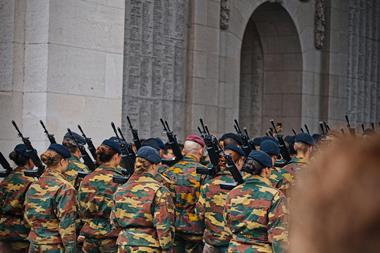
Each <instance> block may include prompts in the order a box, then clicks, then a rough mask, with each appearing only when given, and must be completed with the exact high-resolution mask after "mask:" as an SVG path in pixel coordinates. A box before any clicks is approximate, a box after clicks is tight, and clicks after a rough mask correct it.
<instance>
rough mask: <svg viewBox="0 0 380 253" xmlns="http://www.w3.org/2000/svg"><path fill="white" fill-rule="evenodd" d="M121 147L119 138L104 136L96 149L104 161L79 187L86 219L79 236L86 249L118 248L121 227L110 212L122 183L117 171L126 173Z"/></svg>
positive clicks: (89, 252) (81, 210)
mask: <svg viewBox="0 0 380 253" xmlns="http://www.w3.org/2000/svg"><path fill="white" fill-rule="evenodd" d="M120 154H121V150H120V145H119V143H118V142H116V141H114V140H111V139H107V140H104V141H103V143H102V145H100V146H99V147H98V148H97V150H96V155H97V162H98V164H101V165H100V166H99V167H98V168H97V169H96V170H95V171H93V172H92V173H91V174H89V175H87V176H86V177H85V178H84V179H83V181H82V183H81V185H80V187H79V190H78V201H79V214H80V218H81V220H82V222H83V224H84V225H83V227H82V229H81V231H80V237H79V240H80V241H82V240H83V248H82V250H83V252H85V253H96V252H116V251H117V246H116V239H117V236H118V234H119V230H117V229H114V228H112V226H111V224H110V214H111V209H112V206H113V200H112V198H113V194H114V193H115V191H116V189H117V187H118V184H116V183H114V182H113V181H112V177H113V176H114V175H117V176H122V175H123V174H122V171H121V169H120V166H119V164H120V160H121V156H120Z"/></svg>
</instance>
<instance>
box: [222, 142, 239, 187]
mask: <svg viewBox="0 0 380 253" xmlns="http://www.w3.org/2000/svg"><path fill="white" fill-rule="evenodd" d="M222 154H223V156H224V159H225V160H226V168H227V169H228V171H229V172H230V173H231V175H232V177H233V178H234V180H235V182H236V183H232V184H229V183H223V184H220V188H222V189H224V190H232V189H233V188H235V187H236V186H237V185H239V184H242V183H244V179H243V176H242V175H241V173H240V171H239V170H238V168H237V167H236V164H235V163H234V161H233V160H232V157H231V156H230V155H227V154H226V153H224V151H223V150H222Z"/></svg>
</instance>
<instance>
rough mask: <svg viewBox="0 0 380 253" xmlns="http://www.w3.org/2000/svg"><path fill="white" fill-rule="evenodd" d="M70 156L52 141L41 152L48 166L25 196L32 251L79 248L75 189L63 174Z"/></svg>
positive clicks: (51, 252) (57, 252)
mask: <svg viewBox="0 0 380 253" xmlns="http://www.w3.org/2000/svg"><path fill="white" fill-rule="evenodd" d="M69 157H70V152H69V151H68V150H67V149H66V148H65V147H64V146H63V145H60V144H51V145H50V146H49V148H48V150H47V151H46V152H45V153H43V154H42V155H41V160H42V162H43V163H45V164H46V166H47V168H46V170H45V172H44V173H43V174H42V176H41V177H40V178H39V179H38V181H37V182H35V183H33V184H32V185H31V186H30V188H29V190H28V191H27V193H26V197H25V219H26V221H27V222H28V223H29V225H30V227H31V230H30V233H29V236H28V239H29V241H30V248H29V252H36V253H37V252H38V253H61V252H66V253H75V252H76V232H75V228H76V226H75V221H76V217H77V209H76V197H75V189H74V187H73V186H72V185H71V184H70V183H69V182H67V181H66V180H65V179H64V177H63V175H62V172H63V171H64V169H65V168H66V167H67V165H68V161H67V159H68V158H69Z"/></svg>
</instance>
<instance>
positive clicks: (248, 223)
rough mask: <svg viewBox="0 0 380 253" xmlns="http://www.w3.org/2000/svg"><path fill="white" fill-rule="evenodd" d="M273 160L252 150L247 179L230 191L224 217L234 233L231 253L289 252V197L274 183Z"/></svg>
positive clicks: (262, 153) (247, 166)
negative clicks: (272, 180)
mask: <svg viewBox="0 0 380 253" xmlns="http://www.w3.org/2000/svg"><path fill="white" fill-rule="evenodd" d="M272 166H273V164H272V159H271V158H270V157H269V156H268V155H267V154H266V153H264V152H263V151H252V152H251V153H250V154H249V156H248V159H247V161H246V163H245V165H244V168H243V170H244V171H246V172H247V174H246V176H245V182H244V183H243V184H241V185H238V186H237V187H235V188H234V189H233V190H231V191H230V192H229V193H228V196H227V200H226V205H225V209H224V220H225V223H226V225H227V227H228V229H229V230H230V231H231V233H232V239H231V241H230V245H229V248H228V252H246V253H248V252H268V253H269V252H274V253H279V252H285V247H286V242H287V231H286V229H287V221H286V216H287V208H286V197H285V196H284V195H283V193H282V192H281V191H279V190H277V189H275V188H273V187H272V186H271V182H270V181H269V179H268V177H269V175H270V170H271V169H270V168H271V167H272Z"/></svg>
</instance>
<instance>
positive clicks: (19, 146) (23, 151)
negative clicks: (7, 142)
mask: <svg viewBox="0 0 380 253" xmlns="http://www.w3.org/2000/svg"><path fill="white" fill-rule="evenodd" d="M26 150H27V148H26V145H25V144H17V145H16V147H15V149H14V151H15V152H16V153H17V154H19V155H21V156H24V157H27V158H30V154H29V153H28V152H26Z"/></svg>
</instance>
